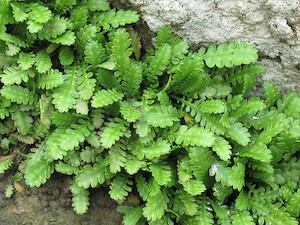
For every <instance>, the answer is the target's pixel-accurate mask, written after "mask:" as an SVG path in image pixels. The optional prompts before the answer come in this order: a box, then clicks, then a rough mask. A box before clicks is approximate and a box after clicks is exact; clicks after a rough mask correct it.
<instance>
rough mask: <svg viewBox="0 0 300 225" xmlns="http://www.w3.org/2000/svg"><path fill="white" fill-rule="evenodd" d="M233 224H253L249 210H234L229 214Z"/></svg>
mask: <svg viewBox="0 0 300 225" xmlns="http://www.w3.org/2000/svg"><path fill="white" fill-rule="evenodd" d="M231 218H232V224H233V225H255V223H254V221H253V218H252V217H251V216H250V214H249V212H247V211H244V212H239V211H238V212H236V213H235V214H234V215H232V216H231Z"/></svg>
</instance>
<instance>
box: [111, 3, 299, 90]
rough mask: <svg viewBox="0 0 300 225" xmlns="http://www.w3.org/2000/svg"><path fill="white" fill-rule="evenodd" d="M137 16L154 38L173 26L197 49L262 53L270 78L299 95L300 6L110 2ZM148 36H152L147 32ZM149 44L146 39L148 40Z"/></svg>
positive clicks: (262, 77) (259, 84)
mask: <svg viewBox="0 0 300 225" xmlns="http://www.w3.org/2000/svg"><path fill="white" fill-rule="evenodd" d="M111 3H112V5H113V6H115V7H118V8H126V9H133V10H137V11H138V12H139V13H140V15H141V19H142V21H145V22H146V24H147V25H148V27H149V28H150V30H151V31H152V32H156V31H157V30H158V29H159V27H160V26H162V25H168V26H170V27H171V29H172V30H173V32H174V33H175V34H176V35H178V36H180V37H181V38H183V39H185V40H186V41H188V42H189V43H190V44H191V45H192V46H193V47H195V48H197V47H199V46H209V45H210V44H212V43H216V44H221V43H230V42H233V41H235V42H241V41H245V42H247V43H250V44H254V45H255V47H256V48H258V49H259V54H260V60H259V62H260V63H262V64H263V65H265V66H266V69H267V70H266V72H265V73H264V74H263V75H261V76H260V77H258V80H259V81H260V82H259V83H258V85H257V87H256V88H258V91H261V90H259V89H260V88H259V87H260V86H261V81H263V80H271V81H273V82H275V83H276V84H277V86H278V87H279V89H280V90H281V91H282V92H286V91H288V90H293V91H298V92H300V2H299V0H280V1H278V0H111ZM144 31H145V32H147V34H149V31H146V30H145V29H144ZM146 39H147V38H146Z"/></svg>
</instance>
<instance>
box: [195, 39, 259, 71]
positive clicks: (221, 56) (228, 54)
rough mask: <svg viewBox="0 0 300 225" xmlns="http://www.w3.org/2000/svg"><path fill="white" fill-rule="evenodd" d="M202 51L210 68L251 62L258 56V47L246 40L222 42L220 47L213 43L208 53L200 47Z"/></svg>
mask: <svg viewBox="0 0 300 225" xmlns="http://www.w3.org/2000/svg"><path fill="white" fill-rule="evenodd" d="M200 52H201V53H202V54H203V59H204V60H205V62H206V65H207V66H208V67H210V68H211V67H213V66H215V65H216V66H217V67H219V68H223V67H224V66H226V67H232V66H233V65H241V64H249V63H251V62H255V61H256V60H257V58H258V55H257V49H255V48H254V46H253V45H247V44H246V43H245V42H241V43H239V44H236V43H231V44H229V45H226V44H221V45H220V46H219V47H218V48H217V47H216V46H215V45H211V46H210V47H209V48H208V49H207V51H206V53H205V49H200Z"/></svg>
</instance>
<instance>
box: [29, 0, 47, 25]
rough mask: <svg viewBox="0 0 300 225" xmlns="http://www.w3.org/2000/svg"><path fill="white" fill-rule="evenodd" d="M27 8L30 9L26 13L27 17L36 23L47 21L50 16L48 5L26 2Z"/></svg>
mask: <svg viewBox="0 0 300 225" xmlns="http://www.w3.org/2000/svg"><path fill="white" fill-rule="evenodd" d="M27 6H28V9H29V10H30V12H29V14H28V19H30V20H33V21H35V22H37V23H47V22H48V21H49V20H50V19H51V17H52V12H51V10H49V8H48V7H46V6H42V5H40V4H38V3H30V4H27Z"/></svg>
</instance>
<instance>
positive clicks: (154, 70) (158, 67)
mask: <svg viewBox="0 0 300 225" xmlns="http://www.w3.org/2000/svg"><path fill="white" fill-rule="evenodd" d="M171 51H172V47H171V46H170V45H169V44H164V45H162V46H161V47H159V48H158V50H157V51H156V52H155V56H152V58H151V59H150V64H149V73H150V77H154V76H161V75H162V74H163V71H164V70H166V68H167V65H168V64H169V63H170V58H171Z"/></svg>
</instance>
